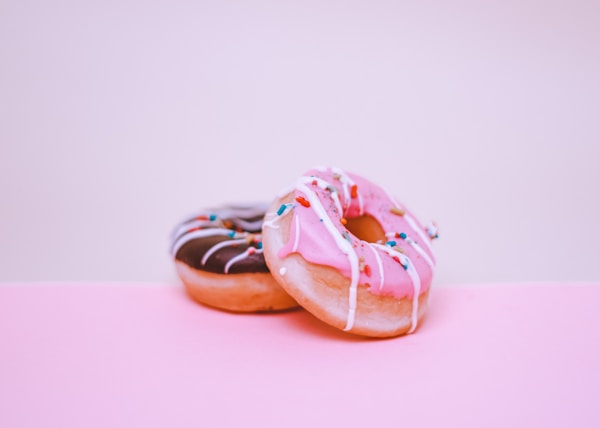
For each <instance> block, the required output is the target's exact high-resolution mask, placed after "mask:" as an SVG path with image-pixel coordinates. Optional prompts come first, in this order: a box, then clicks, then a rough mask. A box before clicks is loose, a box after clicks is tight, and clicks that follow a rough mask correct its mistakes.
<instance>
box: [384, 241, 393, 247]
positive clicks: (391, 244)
mask: <svg viewBox="0 0 600 428" xmlns="http://www.w3.org/2000/svg"><path fill="white" fill-rule="evenodd" d="M385 245H389V246H390V247H395V246H396V241H387V242H386V243H385Z"/></svg>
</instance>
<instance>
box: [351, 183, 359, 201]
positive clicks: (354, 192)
mask: <svg viewBox="0 0 600 428" xmlns="http://www.w3.org/2000/svg"><path fill="white" fill-rule="evenodd" d="M357 196H358V186H357V185H356V184H353V185H352V187H351V188H350V197H352V198H356V197H357Z"/></svg>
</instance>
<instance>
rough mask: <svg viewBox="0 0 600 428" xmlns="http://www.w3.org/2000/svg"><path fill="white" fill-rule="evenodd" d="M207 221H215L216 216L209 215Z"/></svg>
mask: <svg viewBox="0 0 600 428" xmlns="http://www.w3.org/2000/svg"><path fill="white" fill-rule="evenodd" d="M208 219H209V220H210V221H215V220H216V219H217V215H216V214H211V215H209V216H208Z"/></svg>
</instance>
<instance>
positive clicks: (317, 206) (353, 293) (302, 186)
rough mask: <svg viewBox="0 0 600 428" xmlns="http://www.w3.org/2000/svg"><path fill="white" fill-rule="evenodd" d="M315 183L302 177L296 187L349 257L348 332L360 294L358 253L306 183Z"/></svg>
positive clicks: (345, 329) (309, 178)
mask: <svg viewBox="0 0 600 428" xmlns="http://www.w3.org/2000/svg"><path fill="white" fill-rule="evenodd" d="M312 181H313V178H311V177H302V178H301V179H299V180H298V183H297V185H296V189H297V190H298V191H300V192H302V193H303V194H304V196H305V197H306V198H307V199H308V201H309V202H310V206H311V208H312V209H313V210H314V211H315V212H316V213H317V215H318V217H319V218H320V219H321V220H322V221H323V225H324V226H325V228H326V229H327V231H328V232H329V233H330V235H331V237H332V238H333V239H334V240H335V243H336V244H337V246H338V248H339V249H340V251H342V252H343V253H344V254H346V255H347V256H348V261H349V262H350V288H349V296H348V317H347V319H346V326H345V327H344V331H348V330H350V329H352V327H353V326H354V319H355V316H356V305H357V292H358V277H359V269H358V256H357V255H356V252H355V251H354V249H353V248H352V244H350V242H348V241H347V240H346V239H344V238H343V237H342V236H341V235H340V233H339V232H338V230H337V229H336V228H335V226H334V225H333V223H332V221H331V218H330V217H329V215H328V214H327V212H326V211H325V208H324V207H323V205H322V204H321V201H320V200H319V197H318V196H317V194H316V193H315V192H312V191H311V190H310V188H308V187H307V186H306V183H310V182H312Z"/></svg>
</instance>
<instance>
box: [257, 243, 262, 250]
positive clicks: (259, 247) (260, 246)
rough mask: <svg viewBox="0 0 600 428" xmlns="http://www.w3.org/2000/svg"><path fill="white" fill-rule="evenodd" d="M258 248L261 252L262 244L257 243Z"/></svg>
mask: <svg viewBox="0 0 600 428" xmlns="http://www.w3.org/2000/svg"><path fill="white" fill-rule="evenodd" d="M256 248H258V249H259V250H261V249H262V242H257V243H256Z"/></svg>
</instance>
